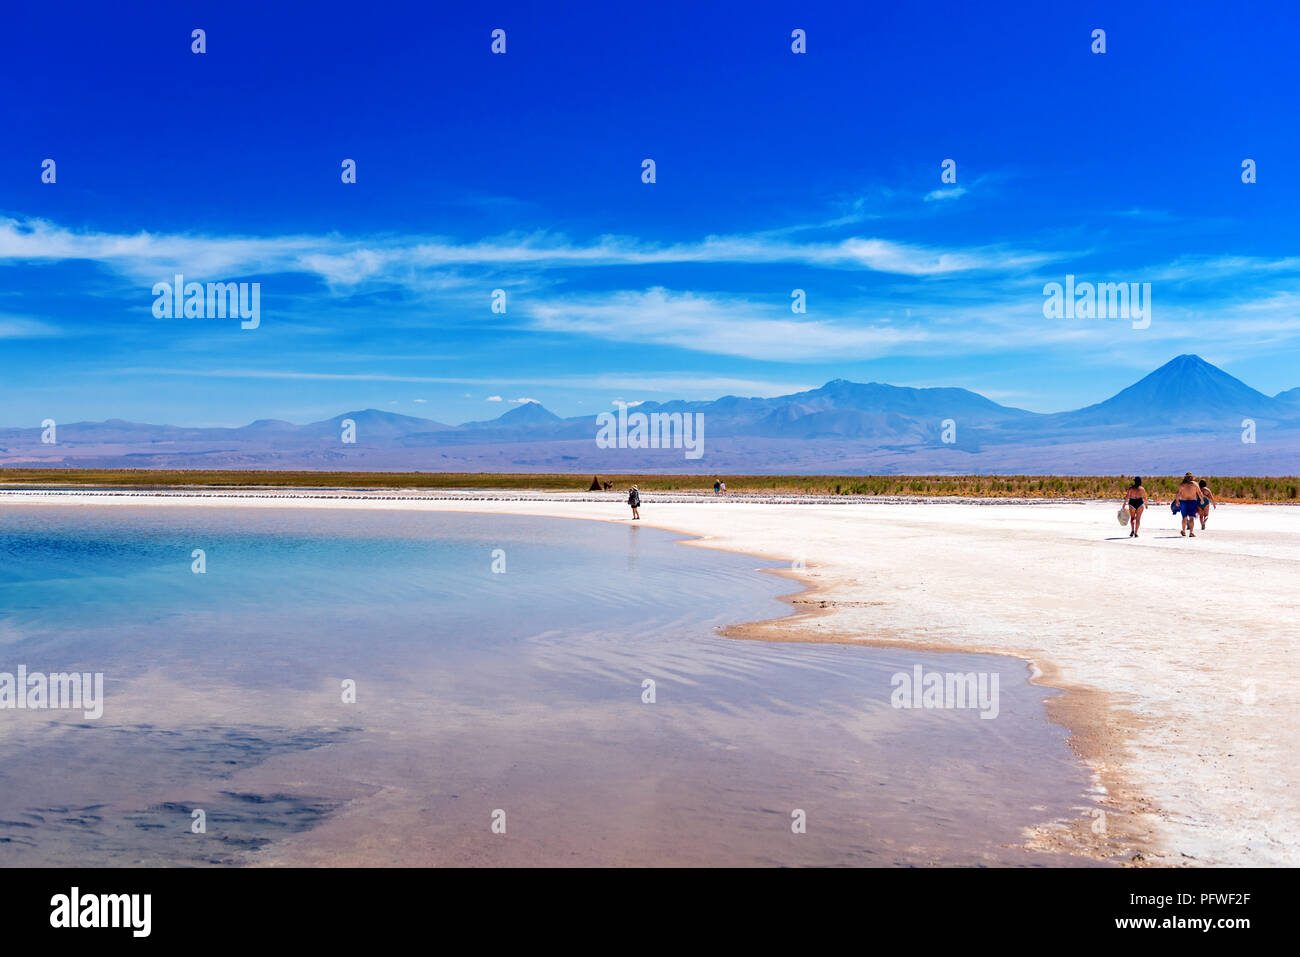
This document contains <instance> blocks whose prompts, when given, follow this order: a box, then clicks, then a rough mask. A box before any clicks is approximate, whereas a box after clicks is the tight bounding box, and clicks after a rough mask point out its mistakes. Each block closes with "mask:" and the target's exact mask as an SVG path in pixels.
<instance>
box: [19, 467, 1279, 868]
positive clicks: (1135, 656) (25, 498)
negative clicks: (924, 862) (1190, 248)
mask: <svg viewBox="0 0 1300 957" xmlns="http://www.w3.org/2000/svg"><path fill="white" fill-rule="evenodd" d="M643 498H644V504H643V507H642V516H643V521H642V522H641V524H643V525H651V526H655V527H659V528H664V529H668V530H671V531H674V532H680V533H683V534H684V535H688V536H692V538H693V540H691V541H689V542H688V544H690V545H692V546H696V547H703V548H718V549H725V550H731V551H737V552H743V553H747V554H751V555H758V556H762V557H764V558H768V559H774V560H777V561H781V562H789V563H791V566H792V567H791V570H790V572H789V574H790V575H791V576H792V577H796V578H798V579H799V580H801V581H803V582H805V583H806V584H807V585H808V586H810V588H809V590H807V591H803V592H800V593H797V594H794V595H792V596H791V599H790V600H791V601H792V603H793V606H794V609H795V611H796V614H794V615H792V616H790V617H787V618H782V619H777V620H776V621H773V622H763V623H755V624H753V625H747V626H741V627H738V628H735V629H732V633H733V634H734V635H735V636H736V637H739V638H751V639H761V640H778V641H824V642H830V641H834V642H855V643H864V644H884V645H894V646H904V647H915V648H918V649H924V650H931V651H953V650H960V651H967V652H991V653H996V654H1008V655H1015V656H1019V657H1022V658H1025V659H1027V660H1029V661H1031V662H1032V663H1033V664H1034V666H1035V668H1036V669H1037V672H1038V673H1039V675H1040V677H1039V679H1038V680H1039V681H1040V682H1041V683H1043V684H1046V685H1051V686H1053V687H1057V688H1062V689H1065V690H1066V691H1067V693H1066V694H1065V695H1061V696H1056V697H1054V698H1053V699H1052V704H1051V709H1052V713H1053V717H1054V718H1055V719H1056V720H1058V721H1060V722H1061V723H1062V724H1064V725H1065V726H1066V727H1067V728H1069V729H1070V731H1071V745H1072V747H1074V749H1075V751H1076V753H1077V754H1078V755H1079V757H1080V758H1081V760H1083V761H1084V762H1085V763H1086V764H1087V765H1088V766H1089V768H1090V769H1091V770H1092V772H1093V774H1094V779H1095V782H1096V787H1097V791H1098V793H1099V795H1100V796H1101V797H1100V800H1101V803H1102V805H1103V806H1104V807H1105V808H1106V809H1107V813H1106V816H1105V818H1104V821H1100V822H1099V820H1098V819H1097V818H1096V817H1094V816H1084V815H1083V814H1082V809H1081V816H1080V818H1079V820H1077V821H1073V822H1062V823H1059V824H1057V825H1054V826H1051V827H1048V828H1043V829H1039V830H1038V831H1037V832H1030V833H1026V840H1027V843H1029V844H1030V845H1031V846H1038V847H1042V848H1043V849H1044V850H1051V851H1066V852H1070V853H1076V854H1085V855H1089V856H1093V857H1106V858H1111V859H1116V858H1118V859H1120V860H1127V861H1132V862H1136V863H1143V864H1147V865H1151V864H1156V865H1162V864H1163V865H1179V866H1198V865H1211V864H1220V865H1290V866H1295V865H1297V864H1300V770H1297V762H1296V761H1295V751H1296V746H1295V742H1296V741H1297V740H1298V739H1300V735H1298V733H1300V669H1298V668H1297V666H1296V658H1295V655H1294V654H1293V651H1292V646H1293V644H1294V641H1295V634H1296V629H1297V623H1300V589H1297V587H1296V585H1297V582H1300V576H1298V575H1297V573H1298V572H1300V509H1297V508H1292V507H1286V506H1263V505H1261V506H1254V505H1225V506H1223V507H1221V508H1219V509H1218V510H1217V511H1215V512H1213V513H1212V515H1211V518H1210V524H1209V529H1208V530H1207V531H1206V532H1204V533H1200V532H1198V535H1197V537H1196V538H1195V539H1185V538H1182V537H1180V536H1179V535H1178V530H1177V521H1176V520H1175V519H1174V518H1173V517H1172V516H1171V515H1170V514H1169V511H1168V509H1167V508H1164V507H1153V508H1151V509H1149V511H1148V514H1147V517H1146V519H1145V524H1144V526H1143V530H1142V537H1141V538H1139V539H1136V540H1133V539H1129V538H1128V537H1127V536H1128V531H1127V529H1126V528H1123V527H1121V526H1119V525H1118V524H1117V523H1116V521H1115V510H1116V508H1117V506H1118V502H1092V503H1078V502H1069V503H1062V502H1051V503H1032V504H1031V503H1023V502H1006V501H999V502H997V503H996V505H995V504H994V503H984V502H982V501H980V500H973V501H962V502H944V503H937V502H924V503H921V502H913V501H909V502H899V501H881V500H874V501H871V500H856V501H850V502H845V501H844V500H843V499H838V500H834V501H822V500H818V499H811V498H803V497H800V498H793V497H782V496H761V497H760V496H745V497H738V496H737V497H728V498H726V499H714V498H713V497H712V496H707V495H705V496H692V495H689V494H686V495H683V494H673V493H665V494H659V493H647V494H646V495H645V496H644V497H643ZM114 504H120V505H147V506H160V507H177V506H183V507H195V506H200V507H202V506H211V507H223V506H224V507H229V506H242V507H252V508H256V507H271V508H284V507H305V508H320V507H332V508H362V509H365V508H383V509H392V508H396V509H421V510H446V511H474V512H485V513H500V514H517V515H539V516H549V517H555V518H581V519H588V520H599V521H616V522H627V521H629V511H628V509H627V507H626V505H624V504H622V496H621V494H620V495H615V493H609V494H608V495H606V494H601V493H590V494H587V495H578V494H564V493H561V494H548V493H535V492H532V493H530V492H524V491H520V492H483V491H478V490H474V491H466V492H459V493H457V492H445V493H444V492H437V493H430V492H411V493H398V492H387V491H381V492H375V493H368V492H365V491H362V490H347V491H341V492H302V491H288V492H280V491H267V492H257V491H241V492H234V493H225V492H213V491H202V492H195V491H184V492H180V491H178V492H157V491H150V492H121V491H105V492H100V491H94V492H87V491H80V490H78V491H68V490H58V491H54V490H42V491H28V490H22V491H19V490H10V489H6V490H0V507H14V506H20V505H22V506H26V505H31V506H41V505H95V506H104V505H114ZM1102 824H1104V827H1103V826H1102Z"/></svg>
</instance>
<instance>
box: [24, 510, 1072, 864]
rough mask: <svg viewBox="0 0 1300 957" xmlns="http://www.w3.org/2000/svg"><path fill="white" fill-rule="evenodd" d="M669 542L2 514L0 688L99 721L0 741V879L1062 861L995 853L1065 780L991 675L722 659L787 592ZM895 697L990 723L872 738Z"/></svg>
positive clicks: (949, 724) (597, 533)
mask: <svg viewBox="0 0 1300 957" xmlns="http://www.w3.org/2000/svg"><path fill="white" fill-rule="evenodd" d="M676 538H677V536H674V535H671V534H669V533H667V532H663V531H659V530H656V529H651V528H645V527H639V526H635V525H618V524H609V523H601V522H576V521H562V520H552V519H541V518H517V517H505V516H486V515H483V516H479V515H470V514H450V513H440V514H434V513H427V512H422V513H416V512H402V511H365V512H360V511H342V510H329V509H302V508H286V509H240V508H212V507H196V508H183V507H168V508H165V509H151V508H148V507H104V508H99V507H62V506H20V507H15V508H7V509H5V510H4V511H3V512H0V672H10V673H15V672H16V671H17V669H18V666H19V665H25V666H26V667H27V669H28V671H30V672H37V671H41V672H56V671H72V670H77V671H84V672H103V674H104V676H105V703H104V713H103V716H102V717H101V718H99V719H97V720H94V719H87V718H85V717H84V716H83V714H82V712H81V711H67V710H16V709H0V864H3V865H6V866H13V865H46V864H60V865H92V866H93V865H124V864H136V863H142V864H174V865H207V864H218V865H219V864H231V865H237V864H257V863H267V864H328V863H340V864H453V865H454V864H541V865H548V864H550V865H570V864H573V865H590V864H653V865H672V864H685V865H703V864H726V865H746V864H762V865H773V864H778V865H779V864H788V865H809V864H834V865H855V864H856V865H884V864H928V863H961V864H974V863H1015V864H1044V863H1060V862H1061V859H1058V858H1053V857H1050V856H1048V855H1044V854H1039V853H1032V852H1027V851H1024V850H1022V849H1020V848H1019V847H1017V846H1016V845H1018V844H1020V843H1021V842H1023V834H1022V829H1023V828H1024V827H1026V826H1030V825H1034V824H1040V823H1045V822H1048V821H1051V820H1054V819H1061V818H1071V819H1072V818H1076V817H1078V816H1079V814H1080V813H1082V808H1084V807H1086V806H1087V804H1088V801H1087V799H1086V797H1085V794H1086V791H1087V787H1088V780H1087V776H1086V774H1085V773H1084V771H1083V770H1082V768H1081V767H1080V766H1079V765H1078V764H1077V763H1076V762H1075V761H1074V759H1073V757H1072V755H1071V753H1070V751H1069V749H1068V747H1067V746H1066V744H1065V733H1064V731H1063V729H1061V728H1059V727H1058V726H1056V725H1054V724H1052V723H1050V722H1049V721H1048V720H1047V719H1046V717H1045V713H1044V707H1043V703H1042V702H1043V698H1044V697H1045V694H1046V693H1048V692H1045V691H1044V689H1042V688H1036V687H1033V686H1030V685H1029V684H1028V683H1027V678H1028V673H1027V669H1026V667H1025V665H1024V663H1023V662H1020V661H1018V660H1015V659H1008V658H999V657H993V656H982V655H933V654H923V653H918V652H911V651H900V650H892V649H875V648H862V647H850V646H830V645H809V644H790V645H782V644H772V643H760V642H744V641H735V640H732V639H728V638H723V637H721V636H720V635H718V634H717V633H716V629H717V628H718V627H719V626H722V625H726V624H732V623H737V622H742V621H753V620H759V619H763V618H770V617H775V616H778V615H783V614H786V613H787V611H788V607H787V606H786V605H785V604H783V603H781V602H779V601H777V600H776V596H778V595H780V594H783V593H785V592H789V591H790V590H791V588H792V586H791V585H790V583H789V582H788V581H786V580H783V579H781V578H778V577H777V576H773V575H767V574H762V573H761V572H759V571H758V569H760V568H763V567H772V563H769V562H764V561H761V560H759V559H754V558H750V557H747V556H742V555H732V554H726V553H718V552H713V551H708V550H704V549H694V548H688V547H685V546H683V545H680V544H676ZM195 549H202V550H203V552H204V560H205V562H206V572H205V573H203V574H196V573H194V572H193V571H192V563H193V562H194V558H193V557H192V556H193V552H194V550H195ZM494 569H495V570H494ZM916 665H921V666H922V667H923V668H924V669H925V670H926V671H941V672H976V673H981V672H982V673H996V674H997V675H998V676H999V679H1000V680H999V700H998V717H997V718H996V719H993V720H986V719H981V718H980V717H979V714H978V712H977V711H976V710H971V709H948V710H905V709H899V708H895V707H892V706H891V704H890V696H891V691H892V687H891V676H893V675H894V674H896V673H898V672H906V673H909V674H910V673H911V672H912V670H913V668H914V667H915V666H916ZM647 680H649V681H653V682H654V688H653V690H654V695H653V697H654V701H653V703H649V702H647V701H646V700H643V699H644V698H648V697H649V695H648V691H647V688H646V685H645V682H646V681H647ZM345 683H354V686H355V701H345V700H344V697H345V695H344V686H345ZM195 811H201V812H202V818H203V822H204V824H205V830H204V831H203V832H202V833H195V831H194V827H193V825H194V822H195V820H196V818H195V813H194V812H195ZM797 812H802V817H803V818H804V819H805V820H806V830H805V831H804V832H803V833H794V832H793V831H792V827H791V825H792V821H794V820H795V819H796V818H797V817H798V816H799V815H798V813H797ZM494 821H496V822H497V831H499V830H500V825H501V822H502V821H504V823H505V833H497V831H494V829H493V823H494Z"/></svg>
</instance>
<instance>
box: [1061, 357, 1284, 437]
mask: <svg viewBox="0 0 1300 957" xmlns="http://www.w3.org/2000/svg"><path fill="white" fill-rule="evenodd" d="M1295 415H1296V410H1295V409H1294V408H1290V407H1289V406H1288V404H1287V403H1284V402H1279V401H1278V400H1277V399H1274V398H1271V397H1269V396H1267V395H1265V394H1264V393H1262V392H1259V391H1257V390H1255V389H1252V388H1251V387H1250V386H1248V385H1246V383H1244V382H1242V381H1241V380H1240V379H1238V378H1236V377H1234V376H1231V375H1228V373H1226V372H1224V371H1223V370H1222V369H1220V368H1218V367H1217V366H1213V365H1211V364H1210V363H1208V362H1206V361H1205V360H1204V359H1202V358H1201V357H1200V356H1195V355H1182V356H1178V357H1177V358H1176V359H1171V360H1169V361H1168V362H1166V363H1165V364H1164V365H1162V366H1161V367H1160V368H1159V369H1157V370H1156V371H1155V372H1152V373H1151V374H1150V375H1148V376H1145V377H1144V378H1142V379H1140V380H1139V381H1137V382H1135V383H1134V384H1133V385H1131V386H1129V387H1128V388H1127V389H1123V390H1121V391H1120V392H1118V393H1117V394H1116V395H1114V396H1112V397H1111V398H1109V399H1107V400H1106V401H1105V402H1099V403H1097V404H1096V405H1090V406H1088V407H1087V408H1083V409H1079V410H1077V411H1075V412H1065V413H1061V414H1060V415H1058V416H1055V417H1054V418H1056V419H1057V420H1059V421H1060V422H1063V423H1069V424H1070V425H1072V426H1078V425H1081V424H1082V425H1132V426H1142V427H1145V426H1147V425H1150V426H1153V427H1155V428H1158V429H1160V430H1166V429H1170V428H1178V427H1182V426H1186V425H1188V424H1193V423H1194V424H1214V423H1223V422H1227V421H1229V420H1232V419H1234V418H1235V419H1236V421H1238V422H1240V420H1241V418H1242V417H1243V416H1250V417H1254V418H1264V419H1285V418H1290V417H1294V416H1295Z"/></svg>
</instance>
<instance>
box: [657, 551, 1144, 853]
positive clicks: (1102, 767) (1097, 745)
mask: <svg viewBox="0 0 1300 957" xmlns="http://www.w3.org/2000/svg"><path fill="white" fill-rule="evenodd" d="M706 542H707V540H706V539H704V538H700V537H691V538H687V539H681V540H679V542H678V544H681V545H695V546H699V547H706V548H714V549H717V550H718V551H733V552H735V553H736V554H744V555H748V556H752V557H758V558H767V556H763V555H754V554H753V553H752V552H739V551H736V550H734V549H728V548H722V547H720V546H718V545H712V544H706ZM770 560H774V561H780V559H770ZM760 571H764V572H767V573H768V574H772V575H777V576H779V577H781V578H784V579H787V580H789V581H793V582H795V583H797V584H799V585H800V586H802V587H801V589H800V590H799V591H795V592H790V593H788V594H785V595H780V596H777V597H778V598H779V600H780V601H782V602H785V603H786V604H788V605H789V606H790V608H791V611H790V613H789V614H787V615H782V616H780V617H777V618H769V619H766V620H763V621H756V622H745V623H741V624H737V625H730V626H727V627H725V628H720V629H718V631H719V633H720V634H722V635H724V636H725V637H728V638H734V639H737V640H741V641H770V642H780V643H800V642H806V643H810V644H841V645H860V646H865V647H875V648H892V649H900V648H905V649H911V650H915V651H925V652H934V653H939V654H945V653H946V654H968V655H993V656H996V657H1000V658H1007V657H1015V658H1020V659H1021V660H1022V661H1024V662H1025V664H1026V667H1027V668H1028V669H1029V670H1030V677H1029V683H1030V684H1032V685H1036V686H1040V687H1045V688H1051V689H1052V690H1054V691H1059V692H1061V693H1060V694H1058V695H1053V696H1052V697H1050V698H1048V699H1046V700H1045V702H1044V704H1045V706H1046V710H1047V715H1048V718H1049V719H1050V720H1051V721H1052V722H1053V723H1055V724H1057V725H1060V726H1061V727H1063V728H1064V729H1065V730H1066V732H1067V734H1068V737H1067V739H1066V740H1067V743H1068V744H1069V746H1070V749H1071V751H1073V752H1074V755H1075V757H1076V758H1077V759H1078V760H1079V761H1080V762H1081V763H1082V764H1083V765H1084V767H1085V768H1086V769H1087V770H1088V771H1089V772H1090V774H1091V775H1092V776H1093V778H1094V779H1095V781H1096V782H1097V783H1098V784H1099V785H1100V786H1101V788H1102V789H1103V793H1102V794H1100V795H1097V796H1095V797H1094V800H1096V801H1097V803H1098V804H1100V805H1101V807H1102V809H1103V810H1104V811H1106V812H1107V813H1106V815H1105V818H1104V827H1103V828H1101V829H1100V830H1101V833H1096V832H1094V831H1093V826H1094V822H1095V821H1096V820H1097V818H1095V817H1083V816H1080V817H1078V818H1076V819H1074V820H1071V821H1066V822H1052V823H1049V824H1046V825H1033V826H1027V828H1026V842H1025V845H1024V846H1025V847H1027V848H1029V849H1032V850H1041V851H1046V852H1051V853H1059V854H1075V855H1080V856H1084V857H1089V858H1092V859H1094V860H1103V861H1109V862H1112V863H1116V864H1120V865H1122V866H1125V867H1143V866H1152V865H1153V864H1154V863H1155V862H1154V861H1153V860H1152V858H1153V857H1156V856H1158V855H1159V854H1160V851H1159V841H1158V838H1157V837H1156V834H1155V832H1154V828H1152V827H1150V826H1144V825H1143V824H1142V823H1141V821H1143V820H1144V819H1146V818H1148V817H1150V816H1154V814H1155V806H1154V805H1153V804H1152V802H1151V801H1150V800H1149V799H1148V798H1147V797H1146V796H1145V795H1144V794H1143V793H1142V792H1141V791H1140V790H1139V789H1138V788H1137V787H1135V786H1134V785H1133V784H1132V783H1131V782H1130V781H1129V780H1128V778H1127V776H1126V775H1125V773H1124V766H1125V764H1126V763H1127V760H1128V742H1129V738H1130V736H1131V735H1132V734H1133V732H1134V731H1135V730H1136V729H1137V728H1138V727H1140V726H1141V725H1142V724H1143V719H1141V718H1140V717H1139V716H1138V715H1137V714H1135V713H1134V712H1133V711H1132V710H1131V709H1129V708H1127V707H1124V706H1123V705H1122V704H1120V703H1119V701H1118V700H1117V696H1116V695H1114V694H1112V693H1110V692H1106V691H1102V690H1100V689H1098V688H1093V687H1090V686H1087V685H1078V684H1073V683H1070V682H1067V681H1065V680H1064V679H1063V678H1062V676H1061V671H1060V669H1059V668H1058V667H1057V666H1056V665H1055V664H1054V663H1053V662H1051V661H1048V660H1046V659H1043V658H1039V657H1037V656H1035V655H1034V654H1032V653H1029V652H1013V651H1008V650H1006V649H1004V648H985V647H980V646H971V645H957V644H952V643H950V642H941V641H933V640H928V639H918V638H910V637H905V636H903V635H900V634H887V635H886V634H881V633H877V634H875V635H873V636H871V637H863V636H862V635H861V634H860V633H858V632H854V633H852V634H849V633H846V632H843V631H829V632H828V631H817V632H816V633H812V632H809V631H808V630H806V624H807V622H809V621H811V620H813V619H823V618H829V619H832V620H833V619H834V618H835V612H836V610H837V606H838V605H839V604H840V603H839V602H837V601H835V599H833V598H831V597H829V596H830V593H831V592H832V591H833V590H834V586H830V587H823V586H821V585H819V584H817V583H815V582H813V581H811V580H810V579H809V578H808V577H807V576H805V575H801V574H800V573H799V572H798V571H797V570H794V569H786V568H764V569H760ZM1166 866H1168V865H1167V864H1166Z"/></svg>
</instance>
